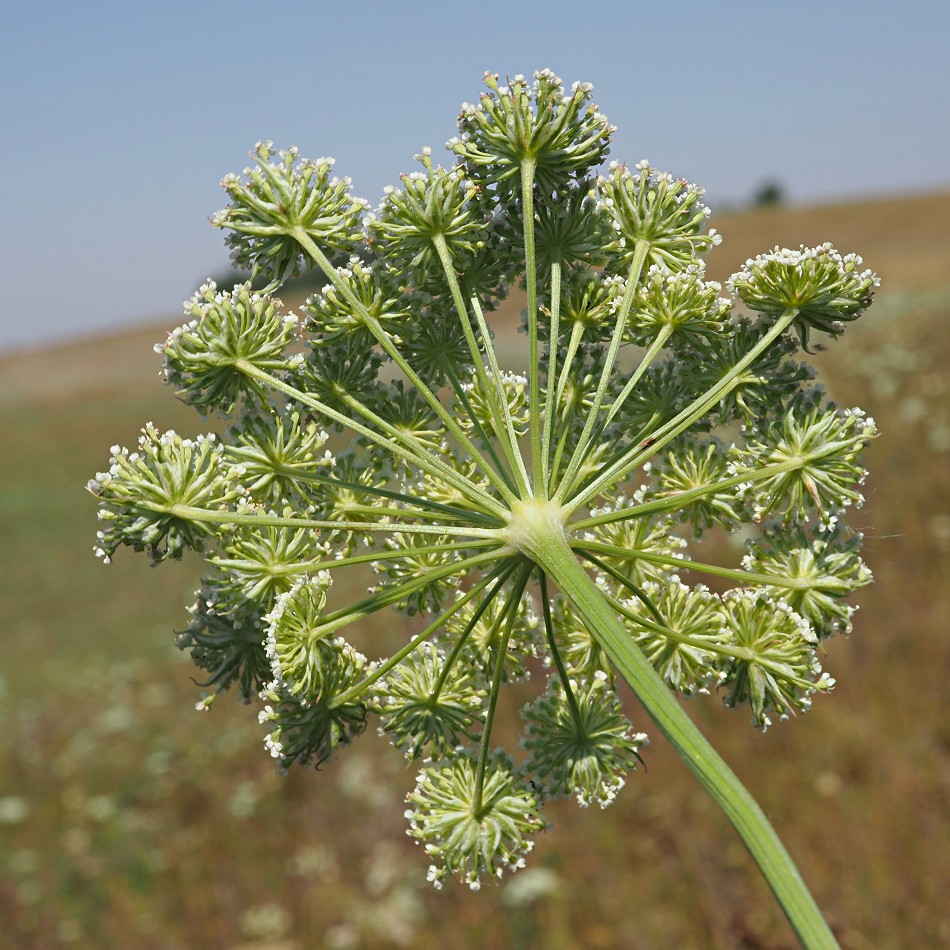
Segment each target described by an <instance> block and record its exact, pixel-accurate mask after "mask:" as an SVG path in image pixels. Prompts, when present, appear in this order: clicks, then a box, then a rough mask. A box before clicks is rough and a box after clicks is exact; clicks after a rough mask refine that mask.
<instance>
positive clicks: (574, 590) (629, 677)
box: [518, 513, 838, 950]
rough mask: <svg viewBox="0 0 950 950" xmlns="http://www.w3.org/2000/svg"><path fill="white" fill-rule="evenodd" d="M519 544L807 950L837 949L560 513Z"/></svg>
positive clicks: (769, 831) (529, 530)
mask: <svg viewBox="0 0 950 950" xmlns="http://www.w3.org/2000/svg"><path fill="white" fill-rule="evenodd" d="M518 547H519V549H520V550H522V551H523V552H524V553H525V554H527V555H528V556H529V557H531V558H532V559H533V560H534V561H535V563H536V564H537V565H538V566H539V567H540V568H541V570H543V571H544V572H545V573H546V574H547V575H548V576H549V577H550V578H551V579H552V580H553V581H554V582H555V583H556V584H557V585H558V586H559V587H560V589H561V590H562V591H563V593H564V594H565V595H566V596H567V597H568V598H569V599H570V601H571V602H572V603H573V605H574V608H575V609H576V610H577V612H578V615H579V616H580V618H581V620H583V622H584V623H585V624H586V626H587V627H588V629H589V630H590V631H591V633H592V634H593V636H594V637H595V639H596V640H597V642H598V643H599V644H600V646H601V647H602V648H603V649H604V650H605V651H606V653H607V655H608V656H609V657H610V659H611V661H612V662H613V663H614V665H615V666H616V667H617V669H618V670H619V672H620V673H621V675H622V676H623V678H624V679H625V680H626V681H627V683H629V685H630V687H631V689H632V690H633V691H634V693H635V694H636V695H637V698H638V699H639V700H640V702H641V703H642V704H643V706H644V708H645V709H646V710H647V712H648V714H649V715H650V717H651V718H652V719H653V721H654V723H656V725H657V727H658V728H659V730H660V731H661V732H662V733H663V735H664V736H665V737H666V738H667V740H668V741H669V742H670V743H671V744H672V745H673V747H674V748H675V749H676V751H677V753H678V754H679V755H680V757H681V758H682V759H683V761H684V762H685V763H686V764H687V766H688V767H689V768H690V770H691V771H692V772H693V774H694V775H695V777H696V778H697V779H698V781H699V782H700V784H701V785H702V786H703V787H704V788H705V789H706V791H707V792H709V794H710V795H711V796H712V797H713V799H714V800H715V801H716V803H717V804H718V805H719V806H720V808H722V810H723V811H724V812H725V813H726V816H727V817H728V818H729V820H730V821H731V822H732V824H733V826H734V827H735V829H736V831H737V832H738V833H739V835H740V837H741V838H742V840H743V842H744V844H745V846H746V847H747V848H748V850H749V853H750V854H751V855H752V857H753V859H754V860H755V862H756V863H757V864H758V866H759V868H760V870H761V871H762V874H763V875H764V877H765V879H766V881H767V882H768V884H769V887H771V889H772V892H773V893H774V894H775V896H776V898H777V899H778V901H779V903H780V904H781V906H782V909H783V910H784V911H785V914H786V916H787V917H788V919H789V922H790V923H791V925H792V927H793V928H794V930H795V932H796V934H797V935H798V938H799V940H800V941H801V942H802V945H803V946H804V947H806V948H808V950H830V948H836V947H837V946H838V944H837V942H836V941H835V938H834V936H833V935H832V933H831V930H830V929H829V927H828V925H827V923H826V922H825V920H824V919H823V918H822V916H821V911H820V910H819V909H818V906H817V905H816V904H815V901H814V899H813V898H812V896H811V894H810V893H809V892H808V889H807V887H806V886H805V883H804V881H803V880H802V878H801V876H800V874H799V872H798V870H797V868H796V867H795V864H794V862H793V861H792V858H791V856H790V855H789V854H788V852H787V851H786V849H785V847H784V845H783V844H782V842H781V841H780V840H779V838H778V836H777V835H776V833H775V831H774V829H773V828H772V826H771V825H770V824H769V821H768V819H767V818H766V817H765V814H764V812H763V811H762V809H761V808H760V807H759V805H758V804H757V803H756V801H755V799H754V798H752V796H751V795H750V794H749V792H748V791H747V790H746V789H745V787H744V786H743V785H742V783H741V782H740V781H739V779H738V778H737V777H736V775H735V774H734V773H733V772H732V770H731V769H730V768H729V767H728V766H727V765H726V763H725V762H724V761H723V759H722V758H721V757H720V755H719V754H718V753H717V752H716V750H715V749H714V748H713V747H712V746H711V745H710V744H709V742H708V741H707V740H706V738H705V737H704V736H703V735H702V733H701V732H700V731H699V729H698V728H697V727H696V726H695V725H694V723H693V722H692V720H691V719H690V718H689V717H688V716H687V715H686V713H685V712H684V711H683V709H682V707H681V706H680V705H679V703H678V702H677V700H676V699H675V697H674V695H673V694H672V693H671V692H670V690H669V688H668V687H667V686H666V684H665V683H664V682H663V680H662V679H661V678H660V677H659V675H658V674H657V672H656V671H655V670H654V669H653V666H652V665H651V664H650V663H649V661H648V660H647V659H646V657H644V655H643V653H642V652H641V651H640V650H639V648H638V647H637V646H636V644H634V643H633V641H632V640H631V638H630V635H629V634H628V633H627V632H626V631H625V630H624V628H623V626H622V624H621V623H620V621H619V619H618V618H617V615H616V613H615V612H614V609H613V608H612V607H611V605H610V604H609V602H608V601H607V599H606V597H605V596H604V594H603V592H602V591H600V590H599V589H598V588H597V585H596V584H595V583H594V582H593V580H592V579H591V577H590V576H589V575H588V574H587V572H586V571H585V570H584V569H583V567H582V566H581V565H580V563H579V562H578V560H577V558H576V557H575V556H574V554H573V553H572V552H571V549H570V547H569V546H568V543H567V540H566V538H565V537H564V531H563V528H562V527H561V524H560V522H559V520H558V519H557V517H553V516H552V515H551V513H548V514H547V515H545V516H539V517H536V518H526V519H523V520H522V521H521V522H520V523H519V536H518Z"/></svg>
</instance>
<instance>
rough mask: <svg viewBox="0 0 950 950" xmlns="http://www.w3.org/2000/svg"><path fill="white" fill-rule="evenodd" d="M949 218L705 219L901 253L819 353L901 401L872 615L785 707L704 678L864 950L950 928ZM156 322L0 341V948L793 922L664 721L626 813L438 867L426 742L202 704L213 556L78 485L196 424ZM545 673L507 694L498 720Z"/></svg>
mask: <svg viewBox="0 0 950 950" xmlns="http://www.w3.org/2000/svg"><path fill="white" fill-rule="evenodd" d="M948 215H950V193H947V194H943V195H937V196H928V197H926V198H901V199H890V200H880V201H868V202H862V203H855V204H843V205H827V206H821V207H813V208H798V209H784V208H781V207H773V208H765V209H760V210H753V211H748V212H745V213H742V214H732V215H721V216H717V217H715V219H714V223H715V225H716V226H717V227H718V228H719V229H720V230H721V231H722V232H723V233H724V234H725V241H724V243H723V245H722V247H721V248H719V249H717V250H716V251H715V252H714V253H713V255H712V256H711V258H710V267H711V270H712V272H713V276H715V277H720V278H721V277H724V276H725V275H727V274H728V273H731V272H732V271H733V270H735V269H737V268H738V266H739V265H740V264H741V263H742V261H743V260H744V259H745V257H746V256H748V255H750V254H752V253H753V252H755V251H757V250H760V249H763V248H766V247H769V246H771V245H772V244H774V243H776V242H777V243H781V244H789V245H792V246H797V245H798V244H800V243H805V244H815V243H817V242H819V241H820V240H822V239H828V240H831V241H833V242H834V243H835V244H836V245H837V246H839V247H842V248H851V247H860V248H861V250H862V251H864V252H865V255H866V257H865V260H866V263H867V264H868V265H869V266H871V267H873V268H874V269H875V270H877V271H878V272H879V273H880V274H881V275H882V278H883V288H882V290H881V291H880V293H879V295H878V298H877V300H876V302H875V304H874V305H873V306H872V308H871V310H870V311H869V312H868V314H867V315H865V316H864V317H863V318H862V319H861V321H860V322H859V323H858V324H857V325H855V326H854V327H852V328H850V329H849V330H848V332H847V333H846V334H845V336H844V338H843V339H842V340H840V341H838V342H837V343H835V344H833V345H831V346H829V348H828V349H827V351H825V352H822V353H819V354H817V356H816V358H815V360H814V362H816V363H818V364H820V369H821V370H822V371H823V372H824V373H825V376H826V383H827V385H828V386H829V388H830V390H831V392H832V394H833V396H834V397H835V398H837V399H838V400H839V401H840V402H841V403H842V404H844V405H849V406H850V405H861V406H863V407H865V408H866V409H867V410H868V411H870V412H871V413H872V414H873V415H874V416H875V417H876V418H877V419H878V422H879V424H880V427H881V430H882V435H881V437H880V438H879V439H878V440H877V441H876V442H874V443H873V444H872V445H871V447H870V449H869V450H868V452H867V457H866V462H867V465H868V467H869V468H870V471H871V476H870V479H869V481H868V484H867V490H866V494H867V498H868V501H867V504H866V506H865V507H864V508H863V509H861V510H860V511H857V512H855V513H854V518H853V521H854V523H855V524H856V525H857V527H859V528H860V529H861V530H862V531H864V532H865V533H866V536H867V541H866V551H865V553H866V557H867V560H868V561H869V563H870V564H871V566H872V567H873V569H874V570H875V573H876V577H877V582H876V583H875V584H874V585H873V586H871V587H870V588H868V589H866V590H865V591H863V592H862V594H861V596H860V604H861V610H860V611H859V613H858V615H857V617H856V623H855V631H854V633H853V635H852V636H851V638H850V639H847V640H846V639H843V638H837V639H835V640H832V641H831V643H830V644H829V648H828V653H827V656H826V658H825V667H826V669H828V670H830V672H831V673H832V675H834V676H836V677H837V678H838V680H839V685H838V687H837V688H836V690H835V691H834V693H833V694H832V695H831V696H830V697H826V698H819V700H818V701H817V702H816V707H815V709H814V710H812V711H811V712H810V713H809V714H808V715H807V716H805V717H802V718H800V719H799V720H797V721H794V722H788V723H780V724H778V725H776V726H773V728H771V729H770V730H769V731H768V732H767V733H765V734H759V733H757V732H756V731H755V730H753V729H752V727H751V726H750V725H749V724H748V722H747V721H746V717H745V716H743V715H741V714H731V713H727V712H726V711H725V710H722V709H721V708H720V707H719V701H718V700H717V699H716V698H715V697H709V698H707V699H704V700H701V701H696V700H694V701H691V702H690V704H689V709H690V712H691V714H692V715H693V716H694V717H695V718H696V719H697V720H698V722H699V723H700V724H701V726H702V728H703V730H704V731H705V732H706V734H707V735H708V736H709V737H710V738H711V739H712V741H713V743H714V744H715V745H716V746H717V748H719V749H720V750H721V751H722V752H723V754H724V755H725V757H726V759H727V761H728V762H730V764H731V765H732V766H733V767H734V768H735V769H736V771H737V772H738V774H739V776H740V777H741V778H742V779H743V781H745V782H746V783H747V784H748V786H749V787H750V788H751V790H752V792H753V793H754V794H755V795H756V797H757V798H758V799H759V801H760V802H761V803H762V805H763V807H764V808H765V810H766V812H767V813H768V814H769V816H770V817H771V819H772V821H773V822H774V823H775V825H776V827H777V829H778V831H779V833H780V834H781V836H782V837H783V839H784V840H785V841H786V843H787V845H788V846H789V848H790V850H791V851H792V853H793V855H794V856H795V858H796V859H797V861H798V862H799V865H800V868H801V870H802V872H803V874H804V876H805V878H806V880H807V881H808V882H809V883H810V885H811V887H812V889H813V891H814V893H815V895H816V898H817V900H818V902H819V904H820V905H821V906H822V908H823V909H824V911H825V912H826V914H827V916H828V918H829V919H830V921H831V923H832V925H833V926H834V927H835V929H836V931H837V933H838V936H839V939H840V940H841V943H842V945H843V946H844V947H846V948H853V950H865V948H871V947H875V948H894V950H898V948H906V947H911V946H913V947H938V946H945V945H948V944H950V922H948V920H947V918H946V916H945V911H946V896H945V885H946V881H947V880H948V875H950V858H948V849H947V848H946V847H945V843H946V835H947V831H948V827H950V824H948V819H950V814H948V811H950V805H948V803H950V723H948V720H947V717H946V713H945V707H946V702H947V698H948V697H947V671H948V669H950V637H948V631H950V588H948V586H947V584H946V576H947V572H948V568H950V479H948V473H950V375H948V373H947V366H948V365H950V334H948V333H947V329H946V328H947V323H948V320H950V292H948V289H947V285H946V262H947V261H948V260H950V237H948V235H947V233H946V230H945V229H943V228H941V227H938V222H939V221H940V220H946V219H947V216H948ZM172 322H174V321H172ZM168 325H169V326H170V325H171V323H170V324H168ZM162 335H163V328H161V327H155V328H149V329H148V330H145V331H135V332H132V333H128V334H124V335H117V336H114V337H109V338H105V339H99V340H95V341H89V342H84V343H77V344H75V345H71V346H62V347H57V348H54V349H46V350H41V351H37V352H32V353H24V354H19V355H15V356H11V357H7V358H4V359H2V360H0V431H2V433H3V442H4V445H5V446H8V447H9V446H15V447H16V448H15V451H12V452H11V451H9V450H8V451H7V452H6V454H5V462H4V465H3V468H2V474H0V517H2V526H3V531H2V535H0V545H2V551H3V565H4V566H3V572H2V575H0V595H2V602H3V605H4V619H5V623H4V634H3V638H2V640H0V668H2V671H3V679H2V685H0V919H2V921H3V928H2V931H0V945H3V946H9V947H38V948H39V947H56V946H66V945H73V946H89V947H110V946H135V947H155V948H165V947H175V948H177V947H181V948H187V947H235V948H236V947H244V948H251V947H255V948H265V947H266V948H269V950H291V948H306V947H335V948H350V947H354V948H355V947H380V948H382V947H400V946H401V947H439V946H444V945H445V944H446V943H447V942H451V943H453V944H454V945H457V946H465V947H545V948H547V947H555V948H571V947H592V948H601V947H602V948H605V950H606V948H614V947H630V948H654V947H656V948H664V947H729V948H731V947H737V948H739V947H746V948H770V950H771V948H784V947H792V946H794V940H793V938H792V937H791V935H790V934H789V932H788V930H787V927H786V925H785V923H784V920H783V918H782V917H781V915H780V913H779V911H778V910H777V909H776V908H775V906H774V904H773V902H772V899H771V896H770V895H769V894H768V892H767V890H766V888H765V885H764V884H763V883H762V881H761V880H760V879H759V876H758V872H757V870H756V869H755V867H754V866H753V865H752V862H751V861H750V859H749V858H748V857H747V855H746V854H745V852H744V851H743V849H742V847H741V845H740V843H739V841H738V839H737V838H736V837H735V836H734V835H733V833H732V831H731V830H730V828H729V827H728V826H727V824H726V822H725V819H724V818H723V817H722V815H721V814H719V813H718V811H717V810H716V808H715V807H714V806H713V805H712V803H711V802H710V801H709V800H707V798H706V796H705V795H704V794H703V793H702V792H701V791H700V789H699V787H698V786H697V785H696V784H695V782H694V780H693V779H692V777H691V776H690V775H689V774H688V773H687V771H686V769H685V767H684V766H682V764H681V763H679V762H678V761H677V760H676V758H675V756H673V755H672V754H671V753H670V750H669V749H668V748H666V747H665V746H664V744H663V742H662V740H659V741H656V742H655V743H654V745H652V746H651V747H650V748H649V749H648V750H647V751H646V754H645V758H646V769H645V770H642V771H640V772H639V773H638V774H635V775H634V776H632V777H631V780H630V782H629V783H628V785H627V787H626V788H625V789H624V791H623V793H622V794H621V796H620V799H619V801H618V802H617V803H616V804H615V805H613V806H612V807H611V808H610V809H608V810H607V811H605V812H603V813H600V812H598V811H597V810H593V811H581V810H579V809H578V808H577V807H576V806H574V804H573V802H561V803H556V804H554V805H552V806H550V807H549V808H548V809H547V814H548V817H549V818H550V820H551V821H552V823H553V825H552V827H551V828H550V829H549V831H548V832H547V833H545V834H544V835H542V836H541V839H540V841H539V843H538V846H537V848H536V850H535V852H534V853H533V854H532V856H531V860H530V863H529V866H528V868H527V869H526V870H525V871H522V872H520V873H519V874H517V875H515V876H514V877H511V878H510V879H508V880H506V881H505V882H504V883H503V884H502V885H501V886H499V887H489V888H487V889H485V890H483V891H482V892H480V893H478V894H472V893H470V892H469V891H468V890H467V889H464V888H462V887H458V886H455V887H453V886H449V887H447V888H446V889H445V890H444V891H443V892H442V893H436V892H435V891H433V890H432V889H431V887H430V886H429V885H427V884H426V883H425V880H424V878H425V870H426V864H427V862H426V860H425V857H424V855H423V854H422V853H421V852H420V851H419V849H417V848H416V847H415V846H414V845H413V844H412V843H411V842H410V840H409V839H408V838H407V837H406V835H405V833H404V820H403V818H402V810H403V809H402V805H401V797H402V795H403V794H404V793H405V792H406V791H408V790H409V788H410V787H411V785H412V781H413V770H412V769H411V768H407V767H406V766H405V765H404V764H403V761H402V759H401V757H400V756H399V754H398V753H397V752H395V751H394V750H392V749H390V748H389V747H388V746H386V745H385V743H384V742H383V741H382V740H380V739H378V738H377V737H375V736H374V735H371V734H367V735H366V736H364V737H363V738H362V739H361V740H360V741H359V742H357V743H355V744H354V745H353V746H351V747H349V748H346V749H342V750H340V752H339V753H338V754H337V755H336V756H335V757H334V759H333V760H331V762H330V763H329V764H328V765H327V766H325V767H324V768H323V769H321V770H320V772H318V773H315V772H313V771H305V770H303V769H298V770H295V771H293V772H292V773H291V774H290V775H289V776H287V777H284V778H281V777H280V776H278V775H276V774H275V773H274V771H273V768H272V766H271V762H270V760H269V759H268V757H267V755H266V753H265V752H264V750H263V748H262V744H261V739H262V731H261V727H259V726H258V724H257V722H256V715H255V713H256V710H255V709H254V708H253V707H252V708H247V707H244V706H241V705H240V704H238V703H237V702H230V703H229V702H228V701H227V698H223V699H222V700H219V701H218V702H217V703H216V704H215V706H214V707H213V708H212V709H211V710H210V711H208V712H206V713H202V714H198V713H196V712H195V711H194V710H193V706H194V703H195V701H196V700H197V699H198V697H199V689H198V687H197V686H196V685H195V684H194V683H193V682H192V680H191V678H190V677H191V676H192V675H193V672H194V671H193V670H192V668H191V666H190V663H189V661H188V659H187V657H186V656H183V655H181V654H179V653H178V651H177V650H176V649H175V647H174V644H173V637H172V631H173V630H175V629H181V628H182V627H183V625H184V621H185V612H184V608H185V606H186V605H187V604H188V603H189V602H190V595H191V591H192V590H193V588H194V587H195V586H196V582H197V578H198V570H199V565H198V563H197V561H195V560H192V561H188V560H187V559H186V560H185V561H184V562H182V563H169V564H163V565H161V566H160V567H159V568H157V569H152V568H149V567H148V566H147V565H146V564H145V561H144V558H141V557H136V556H134V555H133V554H132V553H131V552H125V551H123V552H120V555H119V556H118V557H117V558H116V561H115V563H114V564H112V565H110V566H109V567H103V566H102V565H101V564H100V563H99V562H98V561H97V560H96V559H95V558H94V557H93V556H92V554H91V547H92V543H93V534H94V531H95V505H94V503H93V500H92V499H91V498H90V497H88V496H87V495H86V494H85V493H84V491H83V485H84V482H85V480H86V479H87V478H88V477H89V476H90V474H91V473H93V472H94V471H95V470H96V469H97V468H98V467H101V466H102V465H103V464H104V462H105V459H106V457H107V450H108V446H109V445H110V444H111V443H113V442H116V441H118V442H121V443H123V444H131V443H132V442H133V441H134V439H135V438H136V435H137V431H138V429H139V427H140V426H141V425H142V424H143V422H144V421H146V420H153V421H154V422H155V423H156V424H157V425H158V426H159V427H160V428H164V427H175V428H177V429H178V430H179V431H181V432H182V433H185V434H196V433H197V432H199V431H201V424H200V420H199V419H198V418H197V416H194V415H193V413H192V412H191V411H190V410H188V409H187V408H186V407H184V406H182V405H180V404H178V403H177V402H176V400H175V399H174V397H173V395H172V393H171V392H170V391H168V390H167V389H164V388H163V386H162V384H161V383H160V381H159V379H158V373H157V371H158V367H159V361H158V357H157V356H156V355H155V354H154V353H152V351H151V347H150V344H151V343H152V342H154V341H155V340H158V339H161V338H162ZM734 558H735V560H738V553H734ZM394 616H395V615H394ZM376 625H377V626H378V628H379V629H378V630H374V631H372V633H373V635H374V636H378V637H379V638H380V642H381V644H382V643H386V642H387V638H389V642H392V638H393V637H398V636H399V631H398V630H396V631H394V630H393V629H391V628H392V627H394V626H397V625H396V624H394V623H391V621H390V619H389V617H388V616H387V617H384V618H382V619H378V620H377V624H376ZM381 649H383V647H381ZM523 699H524V697H523V696H522V697H518V696H509V697H508V700H507V710H506V711H507V716H508V719H507V726H506V727H505V728H506V730H514V729H515V728H516V710H517V707H518V706H519V705H520V704H521V701H523ZM631 708H632V710H633V717H634V721H635V723H637V725H638V726H640V727H641V728H642V727H644V726H648V723H646V722H645V717H644V716H643V715H642V714H640V715H637V712H636V704H635V703H633V702H631Z"/></svg>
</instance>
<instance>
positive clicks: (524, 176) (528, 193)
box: [521, 158, 544, 495]
mask: <svg viewBox="0 0 950 950" xmlns="http://www.w3.org/2000/svg"><path fill="white" fill-rule="evenodd" d="M536 167H537V162H536V161H535V160H534V159H533V158H523V159H522V160H521V213H522V219H523V222H522V223H523V225H524V276H525V285H526V286H527V288H528V353H529V358H528V415H529V419H530V426H531V432H530V435H531V457H532V463H533V464H532V474H533V476H534V490H535V494H538V495H543V493H544V482H543V481H542V465H541V388H540V386H539V382H540V376H541V354H540V348H539V346H538V280H537V269H538V264H537V256H536V254H535V249H534V172H535V168H536Z"/></svg>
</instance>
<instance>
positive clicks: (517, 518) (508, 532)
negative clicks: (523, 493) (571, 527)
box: [499, 498, 568, 557]
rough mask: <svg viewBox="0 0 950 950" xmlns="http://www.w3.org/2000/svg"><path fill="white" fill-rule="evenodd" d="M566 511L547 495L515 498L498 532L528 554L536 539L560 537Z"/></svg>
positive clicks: (523, 552)
mask: <svg viewBox="0 0 950 950" xmlns="http://www.w3.org/2000/svg"><path fill="white" fill-rule="evenodd" d="M567 514H568V513H567V512H566V511H565V509H564V508H563V507H562V506H561V505H559V504H558V503H557V502H556V501H551V500H549V499H547V498H530V499H528V500H527V501H516V502H514V503H513V504H512V505H511V514H510V517H509V519H508V524H507V525H506V526H505V527H504V528H503V529H501V531H500V532H499V533H500V534H501V536H502V537H503V538H504V539H505V541H507V542H508V544H510V545H511V546H512V547H513V548H516V549H517V550H518V551H520V552H521V553H522V554H525V555H527V556H528V557H531V556H532V553H533V552H534V551H535V550H536V549H537V544H538V541H539V540H540V539H557V540H562V539H563V538H564V525H565V523H566V521H567Z"/></svg>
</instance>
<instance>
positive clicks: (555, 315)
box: [541, 261, 561, 496]
mask: <svg viewBox="0 0 950 950" xmlns="http://www.w3.org/2000/svg"><path fill="white" fill-rule="evenodd" d="M560 336H561V262H560V261H552V262H551V327H550V334H549V336H548V366H547V380H546V388H545V394H544V420H543V423H542V428H541V474H542V478H543V481H542V483H541V484H542V486H543V488H544V494H545V496H547V493H548V490H549V489H548V486H549V485H550V484H551V438H552V433H553V428H554V415H555V412H554V406H555V402H554V390H555V388H556V385H555V384H556V382H557V351H558V342H559V340H560Z"/></svg>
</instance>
